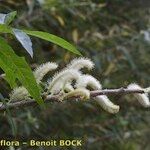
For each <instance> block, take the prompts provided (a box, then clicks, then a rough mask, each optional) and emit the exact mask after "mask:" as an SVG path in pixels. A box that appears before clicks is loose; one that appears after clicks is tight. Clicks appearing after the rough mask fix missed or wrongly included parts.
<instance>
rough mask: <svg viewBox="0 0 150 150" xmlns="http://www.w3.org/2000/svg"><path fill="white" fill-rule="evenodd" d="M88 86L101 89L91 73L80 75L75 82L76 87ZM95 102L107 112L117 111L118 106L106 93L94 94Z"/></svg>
mask: <svg viewBox="0 0 150 150" xmlns="http://www.w3.org/2000/svg"><path fill="white" fill-rule="evenodd" d="M87 86H90V87H91V88H92V89H93V90H98V89H102V85H101V84H100V82H99V81H98V80H97V79H95V78H94V77H93V76H91V75H87V74H86V75H82V76H81V77H80V78H79V79H78V80H77V83H76V87H77V88H86V87H87ZM94 99H95V100H96V102H97V103H98V104H99V105H100V106H101V107H102V108H103V109H104V110H105V111H107V112H109V113H117V112H118V111H119V108H120V107H119V106H118V105H115V104H113V103H112V102H111V101H110V100H109V99H108V97H107V96H106V95H100V96H96V97H95V98H94Z"/></svg>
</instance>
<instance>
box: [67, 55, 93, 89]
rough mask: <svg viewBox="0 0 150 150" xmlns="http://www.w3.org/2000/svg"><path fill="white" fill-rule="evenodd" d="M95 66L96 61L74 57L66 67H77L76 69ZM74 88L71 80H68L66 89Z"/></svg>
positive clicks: (89, 68)
mask: <svg viewBox="0 0 150 150" xmlns="http://www.w3.org/2000/svg"><path fill="white" fill-rule="evenodd" d="M93 67H94V63H93V62H92V61H91V60H90V59H89V58H84V57H82V58H75V59H73V60H72V61H71V62H70V63H69V64H68V65H67V67H66V68H68V69H75V70H81V69H82V68H87V69H88V70H91V69H92V68H93ZM73 89H74V88H73V86H72V85H71V82H68V83H67V84H66V86H65V90H66V91H72V90H73Z"/></svg>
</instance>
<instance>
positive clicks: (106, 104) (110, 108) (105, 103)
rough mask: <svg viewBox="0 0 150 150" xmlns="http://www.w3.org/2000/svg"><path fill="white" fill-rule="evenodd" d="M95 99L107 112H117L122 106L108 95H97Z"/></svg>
mask: <svg viewBox="0 0 150 150" xmlns="http://www.w3.org/2000/svg"><path fill="white" fill-rule="evenodd" d="M95 101H96V102H97V103H98V104H99V105H100V106H101V107H102V108H103V109H104V110H105V111H107V112H109V113H111V114H115V113H117V112H118V111H119V109H120V107H119V106H118V105H114V104H113V103H112V102H111V101H110V100H109V99H108V97H107V96H106V95H100V96H96V98H95Z"/></svg>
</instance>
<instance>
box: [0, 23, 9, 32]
mask: <svg viewBox="0 0 150 150" xmlns="http://www.w3.org/2000/svg"><path fill="white" fill-rule="evenodd" d="M0 33H12V30H11V28H10V27H8V26H7V25H5V24H0Z"/></svg>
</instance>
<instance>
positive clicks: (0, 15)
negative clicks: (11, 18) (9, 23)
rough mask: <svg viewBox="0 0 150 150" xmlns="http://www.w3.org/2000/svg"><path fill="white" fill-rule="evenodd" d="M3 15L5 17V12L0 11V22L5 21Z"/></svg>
mask: <svg viewBox="0 0 150 150" xmlns="http://www.w3.org/2000/svg"><path fill="white" fill-rule="evenodd" d="M5 17H6V14H1V13H0V24H4V22H5Z"/></svg>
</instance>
